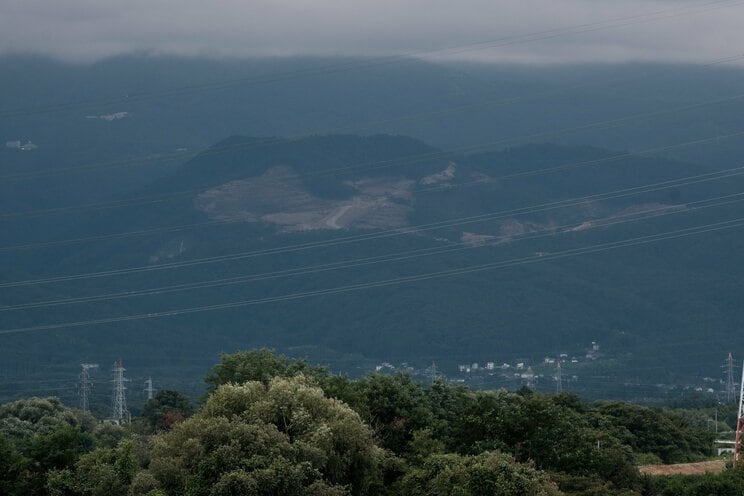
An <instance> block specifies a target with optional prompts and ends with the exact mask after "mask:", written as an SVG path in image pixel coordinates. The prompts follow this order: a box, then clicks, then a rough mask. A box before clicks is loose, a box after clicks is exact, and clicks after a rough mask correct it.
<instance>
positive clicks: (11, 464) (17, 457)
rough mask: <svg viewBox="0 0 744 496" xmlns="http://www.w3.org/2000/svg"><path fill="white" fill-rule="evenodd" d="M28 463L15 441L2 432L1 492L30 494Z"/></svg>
mask: <svg viewBox="0 0 744 496" xmlns="http://www.w3.org/2000/svg"><path fill="white" fill-rule="evenodd" d="M27 463H28V462H27V460H26V459H25V458H24V457H23V456H22V455H21V454H20V453H19V452H18V451H17V450H16V447H15V446H14V445H13V443H11V442H10V440H8V439H7V438H6V437H5V436H4V435H3V434H2V433H0V494H7V495H9V496H15V495H18V496H20V495H22V494H28V488H27V482H28V481H27V478H28V472H27V470H26V465H27Z"/></svg>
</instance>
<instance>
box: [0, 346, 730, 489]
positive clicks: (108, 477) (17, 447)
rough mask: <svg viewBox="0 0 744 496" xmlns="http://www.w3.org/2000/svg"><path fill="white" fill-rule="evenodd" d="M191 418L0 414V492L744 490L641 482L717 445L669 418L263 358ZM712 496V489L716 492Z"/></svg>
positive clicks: (225, 365)
mask: <svg viewBox="0 0 744 496" xmlns="http://www.w3.org/2000/svg"><path fill="white" fill-rule="evenodd" d="M206 382H207V384H208V389H209V392H208V394H207V395H206V397H204V398H203V399H202V400H201V401H200V402H199V403H200V405H199V407H198V408H197V409H196V412H193V411H192V407H191V405H190V401H189V400H188V398H186V397H184V396H183V395H182V394H180V393H177V392H175V391H161V392H159V393H158V394H157V396H156V397H155V398H154V399H153V400H151V401H150V403H148V404H147V406H146V407H145V411H144V413H143V416H142V417H137V418H134V419H133V420H132V423H131V424H125V425H123V426H118V425H113V424H110V423H103V424H102V423H99V422H98V421H97V420H96V419H94V418H93V417H92V416H91V415H90V414H84V413H82V412H80V411H77V410H72V409H70V408H68V407H65V406H64V405H62V404H61V403H60V402H59V401H58V400H56V399H53V398H47V399H42V398H29V399H23V400H18V401H16V402H12V403H8V404H5V405H2V406H0V454H1V455H2V456H0V490H2V493H3V494H7V495H8V496H15V495H35V494H51V495H70V496H72V495H109V496H119V495H121V496H125V495H131V496H134V495H137V496H139V495H143V496H144V495H149V496H156V495H171V496H177V495H184V494H189V495H215V496H216V495H236V494H262V495H276V496H280V495H281V496H287V495H294V494H296V495H318V496H320V495H339V496H341V495H390V496H393V495H396V496H397V495H406V496H423V495H453V494H458V495H463V496H481V495H482V496H486V495H505V496H508V495H525V496H527V495H529V496H537V495H544V496H548V495H550V496H552V495H559V494H567V495H594V496H601V495H608V496H609V495H617V496H620V495H623V496H633V495H639V496H640V495H646V496H662V495H664V496H665V495H669V494H676V495H683V496H684V495H702V494H716V495H718V496H727V495H738V494H740V492H738V491H740V488H741V484H742V483H743V482H744V480H743V479H742V474H741V473H739V472H738V471H732V470H727V471H725V472H723V473H721V474H719V475H706V476H703V477H701V478H680V477H672V478H664V477H661V478H653V479H650V478H646V477H642V476H640V475H639V473H638V470H637V469H636V463H637V461H638V460H641V459H643V460H652V459H656V460H657V461H662V460H663V461H664V462H666V463H674V462H682V461H694V460H700V459H703V458H704V457H706V456H707V455H708V453H709V451H710V446H711V442H712V434H711V432H710V431H707V430H703V429H699V428H696V427H694V426H692V425H690V424H687V423H685V422H684V421H682V420H681V418H682V417H680V416H679V415H678V414H677V413H675V412H673V411H665V410H651V409H648V408H644V407H640V406H634V405H631V404H627V403H621V402H603V403H585V402H582V401H581V400H579V399H578V398H577V397H576V396H573V395H569V394H561V395H557V396H547V395H540V394H535V393H533V392H531V391H527V390H523V391H519V392H517V393H513V392H507V391H505V390H499V391H481V392H475V391H470V390H468V389H466V388H463V387H460V386H453V385H451V384H448V383H446V382H443V381H434V382H433V383H431V384H430V385H427V386H422V385H420V384H418V383H415V382H413V381H412V380H411V378H410V377H408V376H405V375H401V374H398V375H379V374H373V375H368V376H365V377H362V378H360V379H357V380H351V379H348V378H346V377H345V376H338V375H333V374H330V373H329V372H328V371H327V370H326V369H324V368H322V367H317V366H312V365H309V364H308V363H307V362H304V361H295V360H290V359H288V358H286V357H283V356H281V355H276V354H274V353H272V352H271V351H268V350H254V351H247V352H239V353H236V354H232V355H223V356H222V357H221V360H220V362H219V363H218V364H217V365H216V366H215V367H214V368H213V370H212V372H211V373H210V374H209V375H208V376H207V378H206ZM711 488H716V489H715V492H714V493H710V492H705V491H710V490H711Z"/></svg>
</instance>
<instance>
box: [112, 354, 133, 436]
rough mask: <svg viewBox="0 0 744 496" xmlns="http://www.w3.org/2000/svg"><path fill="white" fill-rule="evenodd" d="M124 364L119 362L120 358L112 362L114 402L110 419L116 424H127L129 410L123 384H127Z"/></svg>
mask: <svg viewBox="0 0 744 496" xmlns="http://www.w3.org/2000/svg"><path fill="white" fill-rule="evenodd" d="M124 370H126V369H125V368H124V364H123V363H122V361H121V358H119V359H118V360H117V361H116V362H114V368H113V372H114V402H113V409H112V413H111V419H112V420H113V421H114V422H116V423H117V424H123V423H125V422H129V420H130V415H129V410H128V409H127V396H126V390H127V388H126V386H124V383H125V382H127V381H128V380H129V379H125V378H124Z"/></svg>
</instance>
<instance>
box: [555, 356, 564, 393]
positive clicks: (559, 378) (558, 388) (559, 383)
mask: <svg viewBox="0 0 744 496" xmlns="http://www.w3.org/2000/svg"><path fill="white" fill-rule="evenodd" d="M556 363H557V365H556V370H555V394H561V393H562V392H563V374H562V372H561V360H560V358H559V359H558V360H556Z"/></svg>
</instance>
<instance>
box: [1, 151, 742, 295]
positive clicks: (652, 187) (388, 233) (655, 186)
mask: <svg viewBox="0 0 744 496" xmlns="http://www.w3.org/2000/svg"><path fill="white" fill-rule="evenodd" d="M741 174H744V166H740V167H734V168H731V169H726V170H723V171H716V172H710V173H705V174H698V175H695V176H688V177H684V178H678V179H671V180H666V181H661V182H657V183H652V184H648V185H643V186H635V187H631V188H624V189H620V190H616V191H613V192H608V193H598V194H593V195H587V196H583V197H579V198H573V199H567V200H558V201H554V202H548V203H543V204H539V205H534V206H531V207H522V208H517V209H511V210H505V211H497V212H491V213H487V214H479V215H476V216H470V217H461V218H457V219H450V220H445V221H438V222H433V223H429V224H421V225H418V226H412V227H407V228H396V229H390V230H384V231H376V232H373V233H367V234H361V235H352V236H345V237H340V238H335V239H331V240H325V241H316V242H309V243H301V244H297V245H289V246H286V247H279V248H270V249H266V250H257V251H248V252H240V253H234V254H230V255H220V256H214V257H204V258H199V259H192V260H189V261H184V262H171V263H165V264H159V265H145V266H138V267H130V268H122V269H113V270H106V271H98V272H89V273H80V274H73V275H67V276H56V277H47V278H39V279H28V280H23V281H12V282H5V283H0V288H10V287H19V286H29V285H35V284H47V283H58V282H64V281H75V280H81V279H91V278H99V277H109V276H119V275H123V274H133V273H142V272H152V271H156V270H168V269H174V268H181V267H191V266H195V265H204V264H212V263H221V262H227V261H234V260H240V259H245V258H254V257H257V256H264V255H275V254H279V253H288V252H294V251H302V250H307V249H314V248H318V247H329V246H337V245H340V244H348V243H353V242H359V241H367V240H371V239H381V238H388V237H393V236H401V235H405V234H410V233H415V232H422V231H427V230H432V229H441V228H445V227H453V226H460V225H464V224H471V223H475V222H484V221H487V220H488V221H492V220H496V219H499V218H504V217H507V216H512V215H522V214H527V213H536V212H544V211H548V210H554V209H558V208H565V207H571V206H576V205H581V204H584V203H585V202H586V201H589V200H593V201H600V200H606V199H611V198H620V197H624V196H631V195H635V194H639V193H649V192H652V191H658V190H660V189H666V188H669V187H672V186H686V185H691V184H697V183H700V182H706V181H712V180H718V179H723V178H728V177H734V176H739V175H741Z"/></svg>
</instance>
